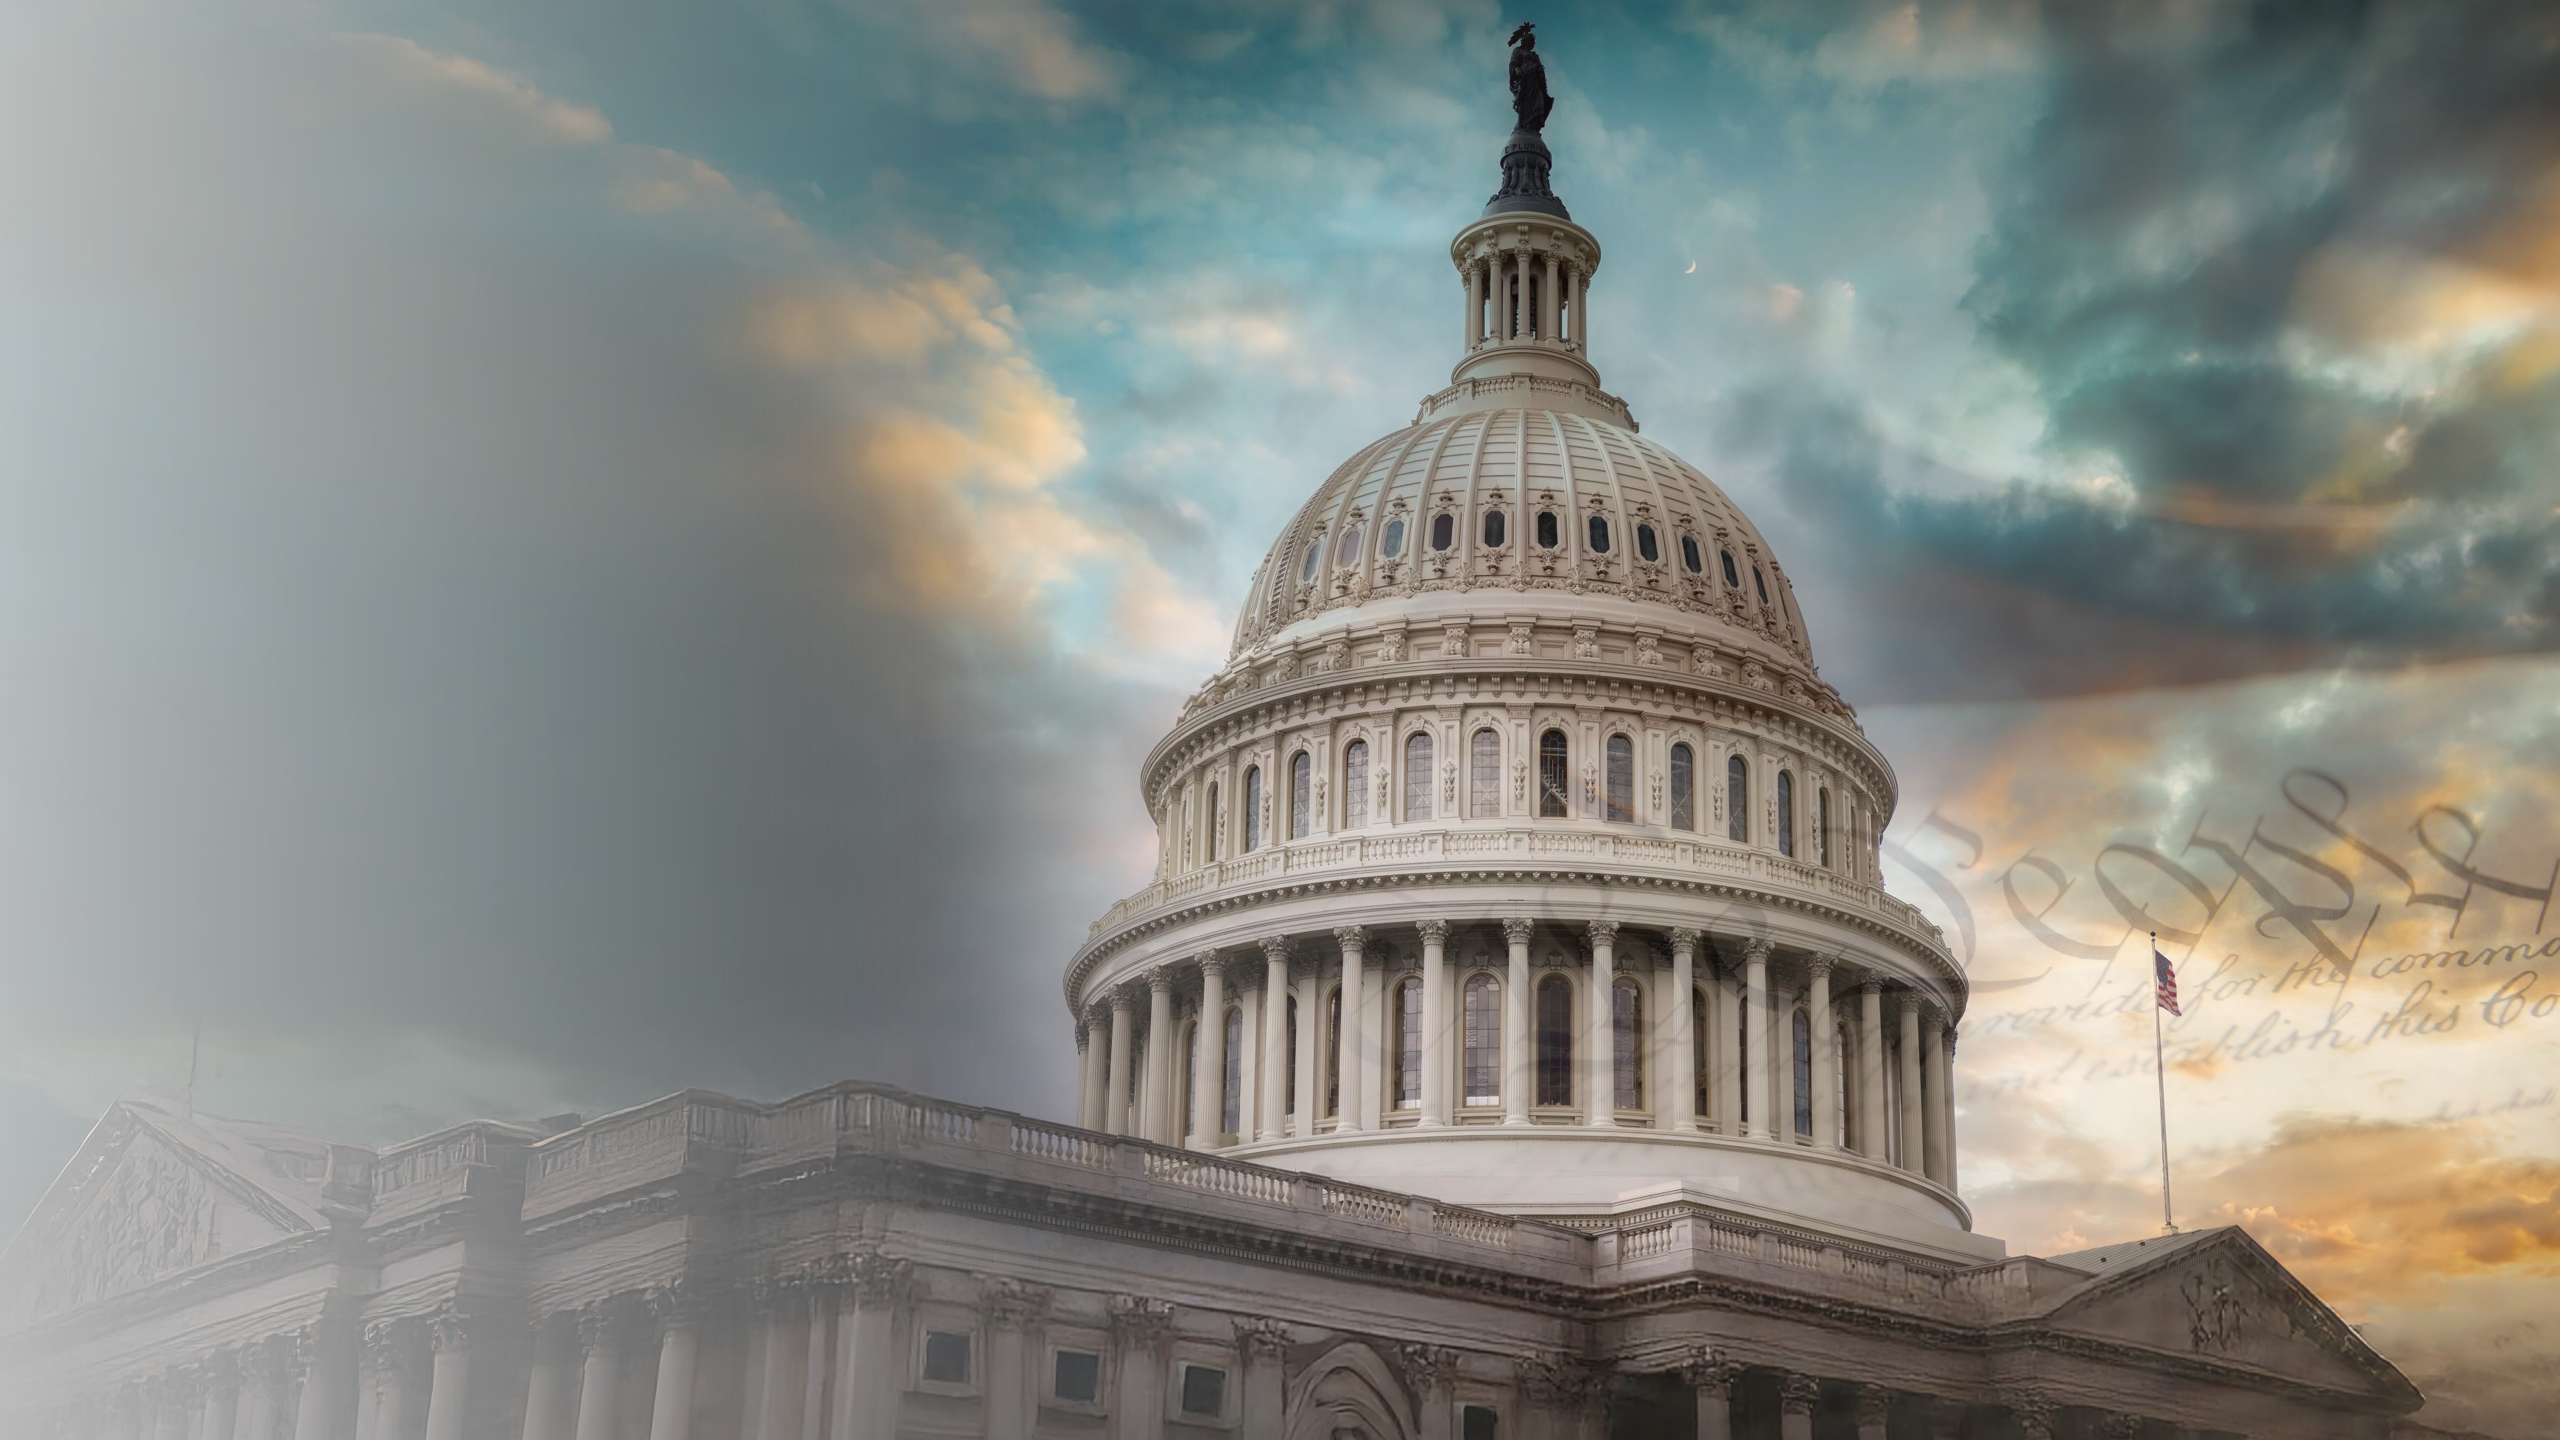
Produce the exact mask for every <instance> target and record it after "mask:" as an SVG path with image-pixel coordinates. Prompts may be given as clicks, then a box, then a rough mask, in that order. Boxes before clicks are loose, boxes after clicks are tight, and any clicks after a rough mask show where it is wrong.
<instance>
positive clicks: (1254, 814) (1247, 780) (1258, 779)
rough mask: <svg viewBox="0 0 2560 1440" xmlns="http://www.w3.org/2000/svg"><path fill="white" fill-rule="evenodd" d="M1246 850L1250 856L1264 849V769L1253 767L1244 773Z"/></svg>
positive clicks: (1249, 767) (1247, 768)
mask: <svg viewBox="0 0 2560 1440" xmlns="http://www.w3.org/2000/svg"><path fill="white" fill-rule="evenodd" d="M1244 848H1245V853H1246V854H1248V855H1250V854H1252V853H1253V852H1254V851H1256V850H1258V849H1260V848H1262V767H1261V766H1259V765H1251V766H1247V767H1246V768H1245V772H1244Z"/></svg>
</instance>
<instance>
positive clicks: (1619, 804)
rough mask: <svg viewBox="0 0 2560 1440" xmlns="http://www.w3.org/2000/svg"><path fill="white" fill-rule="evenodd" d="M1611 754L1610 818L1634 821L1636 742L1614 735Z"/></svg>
mask: <svg viewBox="0 0 2560 1440" xmlns="http://www.w3.org/2000/svg"><path fill="white" fill-rule="evenodd" d="M1607 749H1608V754H1609V786H1608V789H1609V818H1610V819H1612V820H1621V821H1633V820H1634V819H1635V818H1636V743H1635V742H1634V741H1633V740H1630V739H1628V738H1627V737H1626V736H1624V735H1612V736H1610V737H1609V744H1608V746H1607Z"/></svg>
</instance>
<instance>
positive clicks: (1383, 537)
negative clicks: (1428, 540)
mask: <svg viewBox="0 0 2560 1440" xmlns="http://www.w3.org/2000/svg"><path fill="white" fill-rule="evenodd" d="M1378 553H1379V554H1380V555H1383V556H1385V557H1386V558H1388V559H1390V560H1393V559H1394V558H1396V557H1397V556H1399V555H1402V554H1403V553H1404V522H1403V521H1402V520H1390V521H1388V522H1387V528H1386V529H1385V530H1384V531H1382V532H1381V533H1380V534H1379V536H1378Z"/></svg>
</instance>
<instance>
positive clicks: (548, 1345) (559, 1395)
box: [524, 1315, 577, 1440]
mask: <svg viewBox="0 0 2560 1440" xmlns="http://www.w3.org/2000/svg"><path fill="white" fill-rule="evenodd" d="M533 1326H534V1328H533V1374H532V1377H531V1379H530V1380H529V1381H528V1382H527V1384H526V1387H525V1397H524V1440H569V1407H570V1405H571V1404H573V1403H575V1402H574V1398H573V1392H572V1391H571V1390H570V1388H569V1387H570V1385H571V1383H572V1380H571V1376H570V1368H571V1367H572V1366H573V1365H575V1364H576V1362H577V1354H576V1351H577V1332H576V1322H575V1321H573V1320H572V1319H571V1318H570V1317H568V1316H566V1315H546V1316H543V1317H541V1318H540V1319H537V1320H535V1321H534V1322H533Z"/></svg>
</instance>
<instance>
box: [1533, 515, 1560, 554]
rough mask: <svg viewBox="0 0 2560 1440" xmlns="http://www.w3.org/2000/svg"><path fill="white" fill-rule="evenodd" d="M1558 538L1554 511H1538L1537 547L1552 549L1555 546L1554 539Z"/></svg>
mask: <svg viewBox="0 0 2560 1440" xmlns="http://www.w3.org/2000/svg"><path fill="white" fill-rule="evenodd" d="M1558 538H1559V537H1558V536H1557V534H1556V512H1554V511H1553V510H1541V511H1539V512H1538V548H1539V549H1541V550H1553V549H1554V548H1556V540H1557V539H1558Z"/></svg>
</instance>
